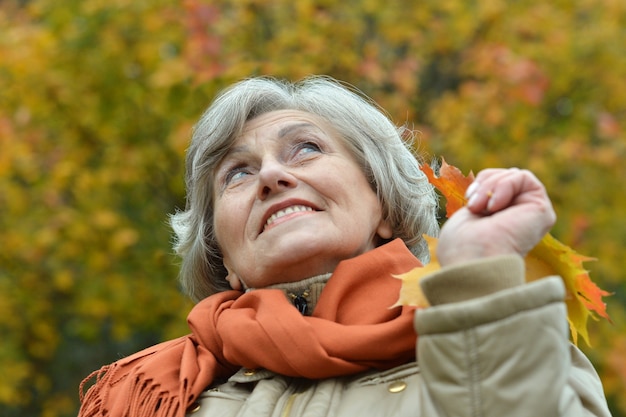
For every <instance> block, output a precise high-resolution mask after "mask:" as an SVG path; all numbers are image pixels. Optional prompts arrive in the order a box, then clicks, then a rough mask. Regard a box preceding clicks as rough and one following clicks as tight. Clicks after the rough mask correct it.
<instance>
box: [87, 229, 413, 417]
mask: <svg viewBox="0 0 626 417" xmlns="http://www.w3.org/2000/svg"><path fill="white" fill-rule="evenodd" d="M417 266H420V263H419V261H418V260H417V259H416V258H415V257H414V256H413V255H412V254H411V253H410V252H409V250H408V249H407V248H406V246H405V245H404V243H403V242H402V241H401V240H399V239H396V240H394V241H392V242H390V243H387V244H386V245H383V246H380V247H378V248H376V249H374V250H371V251H369V252H366V253H365V254H362V255H359V256H357V257H355V258H352V259H349V260H345V261H343V262H341V263H340V264H339V265H338V266H337V268H336V270H335V271H334V272H333V275H332V276H331V278H330V279H329V281H328V283H327V284H326V287H325V288H324V290H323V291H322V293H321V295H320V298H319V300H318V302H317V305H316V306H315V310H314V311H313V314H312V315H311V316H302V315H301V314H300V313H299V312H298V311H297V310H296V308H294V306H293V305H292V304H291V303H290V302H289V301H288V300H287V297H285V294H284V293H283V292H282V291H280V290H277V289H260V290H255V291H250V292H247V293H245V294H242V293H241V292H238V291H226V292H222V293H218V294H215V295H212V296H210V297H208V298H206V299H204V300H203V301H201V302H200V303H198V304H197V305H196V306H195V307H194V308H193V309H192V310H191V312H190V314H189V316H188V319H187V321H188V323H189V326H190V328H191V334H190V335H187V336H184V337H181V338H178V339H174V340H171V341H168V342H164V343H161V344H158V345H156V346H153V347H151V348H148V349H145V350H143V351H141V352H138V353H136V354H134V355H132V356H129V357H127V358H124V359H122V360H119V361H117V362H115V363H113V364H111V365H107V366H104V367H103V368H101V369H100V370H99V371H96V372H94V373H92V374H91V375H90V376H89V377H87V378H86V379H85V380H84V381H83V382H82V383H81V387H80V394H81V403H82V405H81V409H80V412H79V417H88V416H89V417H95V416H110V417H130V416H132V417H148V416H150V417H166V416H167V417H178V416H181V417H182V416H184V415H185V412H186V409H187V407H188V406H189V405H191V404H192V403H193V402H194V401H195V400H196V398H197V397H198V396H199V395H200V393H201V392H202V391H203V390H205V389H206V388H207V387H208V386H210V385H211V383H212V382H213V381H215V380H217V379H223V378H227V377H229V376H231V375H232V374H234V373H235V372H236V371H237V370H239V369H240V368H241V367H245V368H250V369H254V368H265V369H268V370H271V371H273V372H276V373H278V374H282V375H286V376H293V377H303V378H309V379H321V378H330V377H335V376H341V375H350V374H354V373H358V372H361V371H365V370H367V369H372V368H374V369H388V368H392V367H394V366H398V365H400V364H403V363H406V362H409V361H411V360H414V358H415V343H416V334H415V332H414V330H413V325H412V323H413V309H412V308H408V307H395V308H390V306H391V305H393V304H394V303H395V302H396V301H397V299H398V296H399V290H400V280H398V279H395V278H393V277H392V275H395V274H401V273H404V272H407V271H409V270H411V269H413V268H415V267H417ZM94 376H95V377H96V382H95V384H94V385H92V386H91V387H90V388H89V390H88V391H87V393H85V394H83V393H84V386H85V385H86V384H87V383H88V382H89V381H90V380H91V379H93V377H94Z"/></svg>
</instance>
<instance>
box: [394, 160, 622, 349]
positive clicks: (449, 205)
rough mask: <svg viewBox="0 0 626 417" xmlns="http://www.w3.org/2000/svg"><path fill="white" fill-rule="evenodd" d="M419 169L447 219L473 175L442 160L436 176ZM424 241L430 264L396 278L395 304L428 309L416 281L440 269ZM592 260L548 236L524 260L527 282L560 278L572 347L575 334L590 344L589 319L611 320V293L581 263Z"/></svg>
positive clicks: (432, 246)
mask: <svg viewBox="0 0 626 417" xmlns="http://www.w3.org/2000/svg"><path fill="white" fill-rule="evenodd" d="M421 168H422V171H423V172H424V173H425V174H426V176H427V177H428V180H429V181H430V183H431V184H433V186H435V187H436V188H437V189H438V190H439V191H440V192H441V193H442V194H443V196H444V197H445V198H446V217H447V218H450V216H452V214H454V213H455V212H456V211H457V210H458V209H460V208H461V207H463V206H464V205H465V204H466V203H467V201H466V199H465V190H466V189H467V187H468V186H469V185H470V184H471V183H472V181H473V180H474V174H473V173H471V172H470V173H469V174H468V175H467V176H465V175H463V174H462V173H461V171H460V170H459V169H458V168H456V167H454V166H452V165H449V164H447V163H446V161H445V160H444V159H443V158H442V164H441V168H440V170H439V176H437V175H436V174H435V173H434V171H433V170H432V168H430V167H429V166H426V165H423V166H422V167H421ZM424 238H425V239H426V241H427V243H428V249H429V251H430V255H431V261H430V263H428V264H427V265H426V266H425V267H423V268H415V269H413V270H411V271H409V272H407V273H405V274H401V275H397V276H396V278H399V279H401V280H402V286H401V289H400V297H399V299H398V302H397V303H396V305H411V306H417V307H427V306H428V301H427V300H426V297H425V296H424V294H423V293H422V290H421V287H420V285H419V281H420V280H421V279H422V278H423V277H425V276H427V275H429V274H431V273H433V272H435V271H437V270H439V269H440V268H441V266H440V265H439V262H438V261H437V257H436V249H437V239H436V238H434V237H429V236H424ZM591 260H595V259H594V258H590V257H587V256H584V255H581V254H579V253H577V252H576V251H575V250H573V249H572V248H570V247H568V246H567V245H564V244H563V243H561V242H559V241H558V240H557V239H555V238H554V237H553V236H552V235H550V234H549V233H548V234H546V235H545V236H544V237H543V239H541V241H540V242H539V243H538V244H537V245H536V246H535V247H534V248H533V249H532V250H531V251H530V252H529V253H528V255H527V256H526V258H525V259H524V261H525V264H526V281H527V282H530V281H534V280H537V279H542V278H545V277H547V276H550V275H559V276H560V277H561V279H562V280H563V283H564V284H565V288H566V296H565V303H566V304H567V310H568V314H567V320H568V322H569V327H570V332H571V335H572V341H573V342H574V344H577V343H578V335H580V336H581V337H582V338H583V339H584V340H585V342H586V343H587V344H588V345H590V343H589V334H588V332H587V324H588V321H589V318H590V317H591V318H594V319H597V317H598V316H600V317H603V318H605V319H607V320H609V321H610V318H609V315H608V314H607V312H606V304H605V303H604V302H603V301H602V297H604V296H607V295H610V294H609V293H608V292H606V291H604V290H602V289H600V288H599V287H598V286H597V285H596V284H595V283H594V282H593V281H592V280H591V277H590V276H589V271H587V270H586V269H584V267H583V262H586V261H591Z"/></svg>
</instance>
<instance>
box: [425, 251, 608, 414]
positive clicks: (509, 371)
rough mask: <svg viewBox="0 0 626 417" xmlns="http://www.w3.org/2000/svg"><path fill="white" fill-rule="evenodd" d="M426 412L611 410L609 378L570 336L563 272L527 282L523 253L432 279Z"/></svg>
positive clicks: (446, 271)
mask: <svg viewBox="0 0 626 417" xmlns="http://www.w3.org/2000/svg"><path fill="white" fill-rule="evenodd" d="M421 284H422V289H423V291H424V294H425V296H426V297H427V298H428V300H429V302H430V304H431V307H428V308H425V309H421V310H418V311H417V312H416V315H415V329H416V331H417V333H418V335H419V341H418V344H417V358H418V363H419V365H420V368H421V372H422V377H423V379H424V385H423V387H422V390H421V391H422V392H421V396H422V401H421V402H420V403H421V404H423V407H424V410H422V415H433V412H435V413H436V414H437V415H439V416H484V417H488V416H494V417H495V416H503V415H506V416H529V415H532V416H535V417H541V416H546V417H547V416H549V417H554V416H567V417H577V416H610V412H609V410H608V407H607V403H606V399H605V397H604V393H603V389H602V385H601V382H600V379H599V377H598V375H597V373H596V372H595V370H594V368H593V366H592V365H591V363H590V362H589V360H588V359H587V358H586V357H585V356H584V355H583V354H582V352H581V351H580V350H578V349H577V348H576V347H575V346H573V345H572V344H571V343H570V342H569V339H568V327H567V321H566V316H567V311H566V306H565V303H564V302H563V300H564V297H565V289H564V285H563V282H562V280H561V279H560V278H559V277H547V278H545V279H541V280H539V281H535V282H532V283H525V282H524V262H523V259H522V258H521V257H519V256H500V257H494V258H487V259H484V260H480V261H477V262H472V263H466V264H462V265H454V266H451V267H449V268H444V269H442V270H440V271H439V272H437V273H435V274H433V275H431V276H429V277H427V278H424V279H423V280H422V283H421Z"/></svg>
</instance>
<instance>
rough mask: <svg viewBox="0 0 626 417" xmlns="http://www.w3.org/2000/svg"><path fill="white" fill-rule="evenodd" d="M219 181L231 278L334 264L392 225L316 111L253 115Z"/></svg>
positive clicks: (220, 230)
mask: <svg viewBox="0 0 626 417" xmlns="http://www.w3.org/2000/svg"><path fill="white" fill-rule="evenodd" d="M214 181H215V184H214V190H215V195H214V201H215V203H214V210H215V211H214V216H215V217H214V222H215V233H216V237H217V242H218V244H219V246H220V248H221V250H222V254H223V256H224V265H225V266H226V269H227V270H228V272H229V276H228V280H229V282H230V283H231V286H233V288H237V287H238V282H239V281H243V283H245V285H246V286H247V287H251V288H261V287H265V286H268V285H271V284H276V283H281V282H293V281H298V280H301V279H304V278H308V277H312V276H315V275H319V274H322V273H327V272H332V271H333V270H334V269H335V267H336V266H337V264H338V263H339V262H340V261H342V260H344V259H348V258H351V257H354V256H356V255H359V254H361V253H363V252H366V251H368V250H370V249H372V248H374V247H375V246H376V244H377V241H378V240H379V239H380V238H383V239H389V238H391V235H392V231H391V228H390V227H389V225H388V224H387V223H386V222H384V221H383V219H382V208H381V205H380V202H379V201H378V198H377V197H376V194H375V193H374V191H373V190H372V188H371V186H370V184H369V183H368V181H367V179H366V178H365V175H364V174H363V172H362V171H361V169H360V167H359V166H358V165H357V163H356V162H355V160H354V159H353V158H352V156H351V154H350V153H349V152H348V150H347V149H346V148H345V146H344V145H343V143H342V141H341V140H340V138H339V137H338V134H337V133H336V132H335V131H334V130H333V128H332V127H331V126H330V125H329V124H328V123H327V122H325V121H324V120H322V119H321V118H319V117H317V116H315V115H313V114H310V113H306V112H302V111H296V110H280V111H274V112H270V113H265V114H263V115H261V116H259V117H257V118H254V119H252V120H250V121H248V122H247V123H246V124H245V125H244V130H243V133H242V134H241V136H239V137H238V138H236V139H235V141H234V143H233V146H232V147H231V149H230V151H229V152H228V154H227V155H226V157H225V158H224V159H223V160H222V161H221V162H220V164H219V165H218V167H217V171H216V175H215V180H214Z"/></svg>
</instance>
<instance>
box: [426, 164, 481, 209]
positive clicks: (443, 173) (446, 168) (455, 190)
mask: <svg viewBox="0 0 626 417" xmlns="http://www.w3.org/2000/svg"><path fill="white" fill-rule="evenodd" d="M420 168H421V170H422V171H423V172H424V174H426V177H428V181H430V183H431V184H432V185H434V186H435V187H436V188H437V189H438V190H439V191H441V193H442V194H443V196H444V197H445V198H446V217H447V218H450V216H452V214H454V212H455V211H457V210H458V209H460V208H461V207H463V206H464V205H465V204H466V203H467V200H466V199H465V190H466V189H467V187H469V185H470V184H471V183H472V181H474V174H473V173H472V172H471V171H470V173H469V174H468V175H467V177H466V176H464V175H463V173H462V172H461V171H460V170H459V169H458V168H457V167H455V166H452V165H448V163H447V162H446V160H445V159H443V158H441V168H439V177H437V176H435V173H434V172H433V170H432V168H431V167H429V166H428V165H426V164H423V165H422V166H421V167H420Z"/></svg>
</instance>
